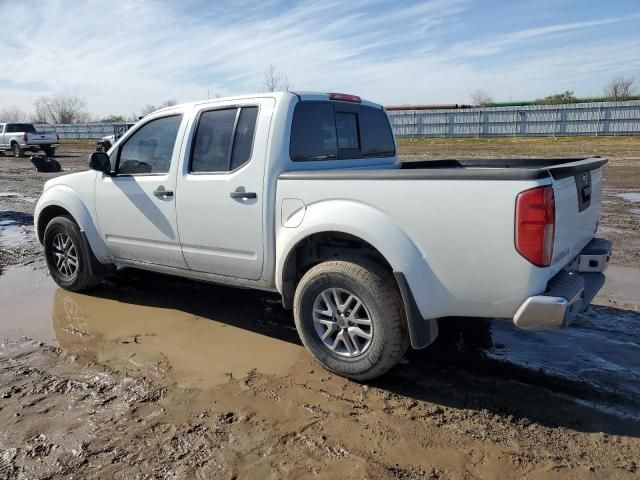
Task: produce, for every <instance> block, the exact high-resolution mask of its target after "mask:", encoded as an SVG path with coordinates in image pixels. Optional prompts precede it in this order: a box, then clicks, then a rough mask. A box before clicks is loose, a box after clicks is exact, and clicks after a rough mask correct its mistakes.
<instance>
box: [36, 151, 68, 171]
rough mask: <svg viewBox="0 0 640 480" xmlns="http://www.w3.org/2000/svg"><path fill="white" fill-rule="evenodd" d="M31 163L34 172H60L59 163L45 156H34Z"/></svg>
mask: <svg viewBox="0 0 640 480" xmlns="http://www.w3.org/2000/svg"><path fill="white" fill-rule="evenodd" d="M31 163H33V165H34V167H36V170H38V171H39V172H61V171H62V166H61V165H60V162H59V161H58V160H56V159H55V158H52V157H47V156H45V155H34V156H33V157H31Z"/></svg>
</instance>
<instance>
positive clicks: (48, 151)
mask: <svg viewBox="0 0 640 480" xmlns="http://www.w3.org/2000/svg"><path fill="white" fill-rule="evenodd" d="M42 150H44V154H45V155H46V156H47V157H53V156H54V155H55V154H56V147H50V146H49V145H47V146H46V147H44V148H43V149H42Z"/></svg>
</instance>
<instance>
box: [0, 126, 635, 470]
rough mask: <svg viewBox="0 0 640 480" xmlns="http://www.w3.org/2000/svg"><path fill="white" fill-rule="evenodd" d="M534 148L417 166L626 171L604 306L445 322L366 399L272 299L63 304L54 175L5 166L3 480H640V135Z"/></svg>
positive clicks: (427, 144)
mask: <svg viewBox="0 0 640 480" xmlns="http://www.w3.org/2000/svg"><path fill="white" fill-rule="evenodd" d="M517 140H518V139H516V140H515V141H511V140H509V141H503V142H502V143H500V142H487V141H486V140H482V141H480V140H472V141H468V142H466V143H465V142H460V141H445V140H434V141H431V140H429V141H422V142H413V143H411V144H402V145H401V153H403V154H406V155H408V157H406V158H408V159H410V158H412V157H413V158H415V157H418V158H423V157H425V156H426V157H429V158H443V157H453V156H456V155H479V156H496V155H526V154H528V155H542V154H545V152H546V154H548V155H558V154H562V155H569V154H580V153H598V154H601V155H609V156H611V157H612V159H611V163H610V164H609V165H608V166H607V167H606V170H605V177H606V178H605V181H606V182H607V187H606V190H605V207H604V216H603V221H602V224H601V225H602V233H601V234H602V235H603V236H608V237H609V238H613V239H614V241H615V242H616V247H615V248H616V256H615V257H614V263H615V264H616V265H614V266H612V267H611V269H610V271H609V280H608V283H607V285H606V287H605V289H604V290H603V292H602V293H601V295H599V296H598V298H597V303H598V305H596V306H593V307H591V308H590V310H589V311H587V312H586V314H584V315H581V316H580V317H579V318H578V320H577V321H576V322H575V324H574V325H572V327H571V328H570V329H568V330H566V331H564V332H560V333H523V332H520V331H518V330H516V329H515V328H513V327H512V326H511V324H509V323H508V322H505V321H499V320H496V321H479V320H475V321H462V320H455V319H451V321H447V322H446V323H445V322H441V335H440V338H439V340H438V341H437V342H436V344H435V345H433V346H432V347H431V348H429V349H427V350H425V351H419V352H411V353H410V354H409V355H408V356H407V357H406V358H405V360H404V361H403V362H402V364H401V365H399V366H398V367H396V368H395V369H393V370H392V371H391V372H390V373H389V374H388V375H386V376H385V377H383V378H381V379H379V380H378V381H376V382H371V383H368V384H358V383H355V382H351V381H348V380H344V379H341V378H339V377H336V376H334V375H331V374H329V373H327V372H326V371H324V370H323V369H322V368H320V367H319V366H318V365H317V364H315V363H314V361H313V360H312V358H311V357H310V355H309V354H308V353H307V352H306V351H305V350H304V349H303V348H302V347H301V345H300V342H299V340H298V338H297V335H296V332H295V330H294V327H293V321H292V318H291V314H290V313H289V312H286V311H284V310H283V309H282V308H281V307H280V305H279V302H278V298H277V296H274V295H271V294H265V293H262V292H253V291H247V290H239V289H231V288H226V287H220V286H214V285H207V284H201V283H197V282H190V281H187V280H182V279H177V278H172V277H167V276H163V275H157V274H151V273H145V272H141V271H136V270H132V269H126V270H124V271H121V272H120V273H119V274H118V275H117V276H116V277H114V278H110V279H108V280H107V281H106V282H105V284H104V285H103V286H102V287H101V288H99V289H97V290H95V291H93V292H91V294H74V293H70V292H66V291H64V290H61V289H58V288H56V287H55V285H54V283H53V281H52V280H51V279H50V278H49V277H48V276H47V274H46V271H45V269H44V265H43V262H42V259H41V253H40V248H39V246H38V245H37V243H36V242H33V241H32V239H31V238H32V235H33V226H32V221H33V217H32V214H33V207H34V205H35V200H36V199H37V197H38V195H39V193H40V191H41V189H42V184H43V183H44V181H45V180H46V179H47V178H50V177H51V176H53V175H54V174H35V173H34V172H33V171H31V168H30V164H29V163H28V159H13V158H11V157H5V158H2V157H0V268H2V269H4V271H3V274H2V275H0V338H3V339H4V340H2V341H1V342H0V343H1V345H0V426H1V427H2V428H1V429H0V478H71V477H73V478H223V479H229V478H239V479H241V478H260V479H262V478H307V477H309V478H316V477H317V478H336V477H342V478H401V479H419V478H427V479H448V478H456V479H457V478H532V479H536V478H540V479H542V478H545V479H546V478H576V479H577V478H580V479H582V478H594V479H596V478H597V479H599V478H638V477H639V476H640V472H639V470H638V468H639V466H638V462H639V460H638V459H639V458H640V408H639V407H638V402H637V399H638V397H639V396H640V342H639V339H640V323H639V320H640V313H638V312H639V311H640V303H639V302H640V300H639V298H638V297H639V295H638V292H639V291H640V270H639V269H638V267H639V266H640V258H639V257H638V254H639V253H638V252H639V250H640V248H638V247H639V246H640V244H639V240H640V228H639V223H638V218H640V217H639V216H638V214H637V213H636V210H635V209H638V208H640V204H638V203H637V204H634V200H635V196H634V195H633V193H635V192H640V139H638V140H635V139H634V141H630V140H629V139H597V140H591V139H585V140H584V141H583V142H582V143H579V142H576V143H573V142H572V143H571V145H570V146H567V145H565V143H568V142H562V141H560V143H558V141H556V142H553V141H546V142H544V143H543V142H542V141H541V142H540V143H535V144H531V143H529V142H530V140H529V139H525V140H526V142H525V141H523V142H522V143H518V142H517ZM541 140H545V139H541ZM615 140H619V141H615ZM545 145H546V146H545ZM89 148H90V147H89V146H82V145H73V146H67V147H63V148H61V149H59V153H60V154H59V159H60V161H61V163H62V165H63V167H64V168H65V172H64V173H68V172H71V171H77V170H81V169H84V168H85V165H86V163H85V162H86V155H87V153H88V151H89V150H88V149H89ZM570 148H571V149H570ZM565 149H566V150H567V151H565ZM629 194H631V195H629Z"/></svg>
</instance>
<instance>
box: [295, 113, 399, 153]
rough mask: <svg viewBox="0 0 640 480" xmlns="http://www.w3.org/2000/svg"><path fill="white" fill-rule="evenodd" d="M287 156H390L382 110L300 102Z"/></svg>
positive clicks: (390, 139)
mask: <svg viewBox="0 0 640 480" xmlns="http://www.w3.org/2000/svg"><path fill="white" fill-rule="evenodd" d="M289 154H290V156H291V159H292V160H293V161H294V162H295V161H298V162H300V161H317V160H346V159H361V158H362V159H365V158H377V157H393V156H395V154H396V150H395V143H394V140H393V132H392V130H391V126H390V125H389V120H388V119H387V115H386V114H385V112H384V110H382V109H381V108H376V107H371V106H367V105H361V104H352V103H348V102H332V101H302V102H299V103H298V104H297V105H296V107H295V110H294V113H293V120H292V125H291V140H290V144H289Z"/></svg>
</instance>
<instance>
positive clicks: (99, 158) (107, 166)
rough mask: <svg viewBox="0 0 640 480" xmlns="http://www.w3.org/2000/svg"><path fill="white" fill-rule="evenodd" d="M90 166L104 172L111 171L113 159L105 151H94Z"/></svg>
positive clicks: (90, 157) (90, 158)
mask: <svg viewBox="0 0 640 480" xmlns="http://www.w3.org/2000/svg"><path fill="white" fill-rule="evenodd" d="M89 168H90V169H91V170H97V171H99V172H102V173H106V174H109V173H111V160H109V155H107V154H106V153H104V152H93V153H92V154H91V155H89Z"/></svg>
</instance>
